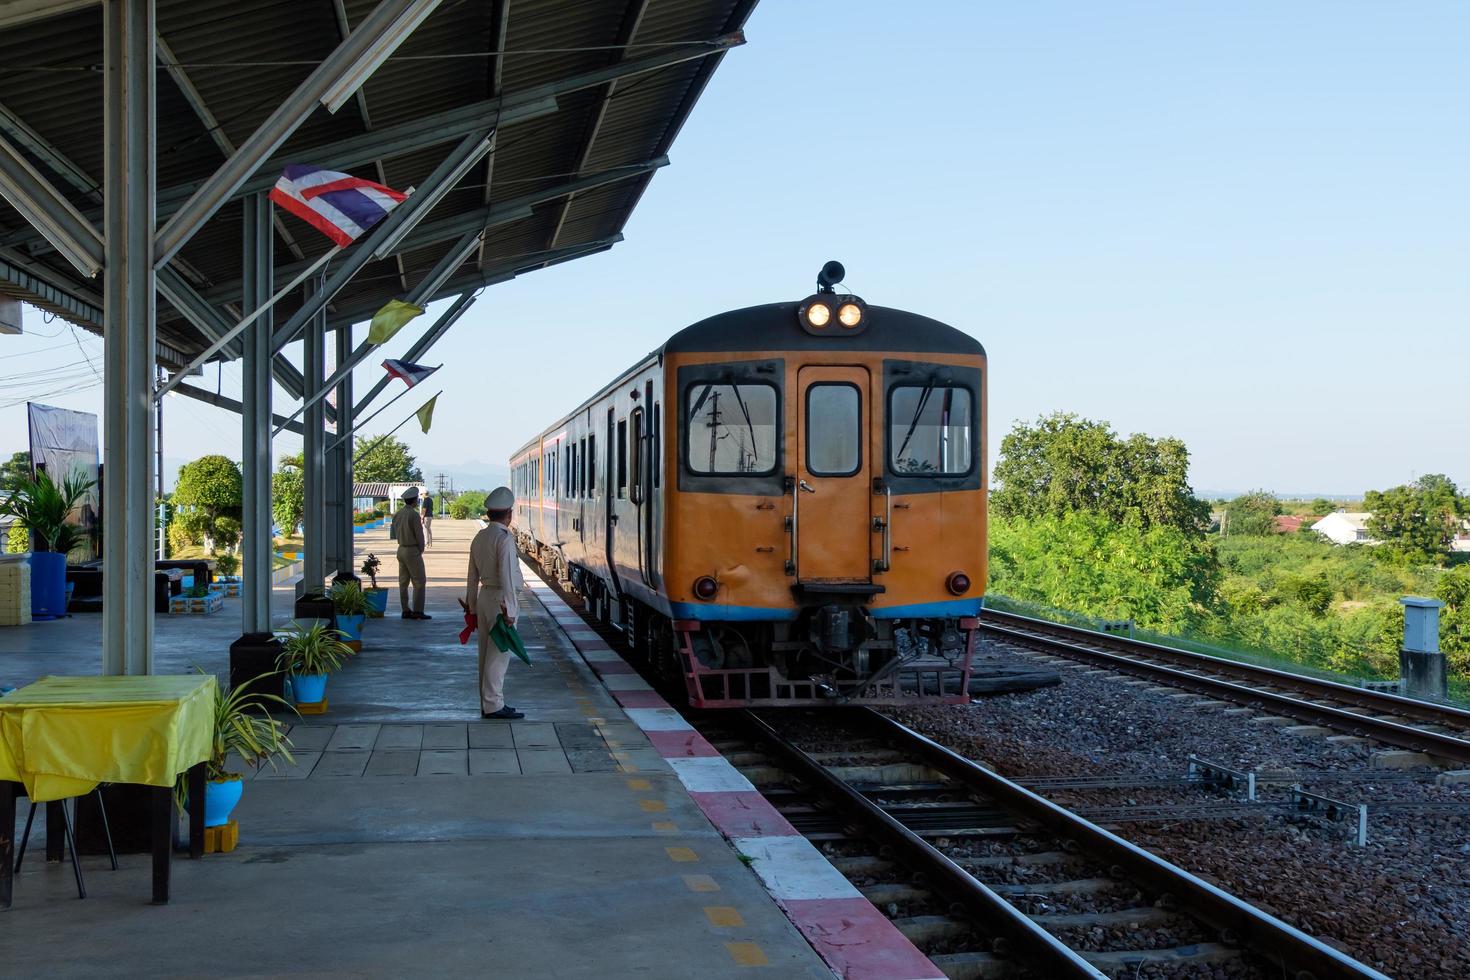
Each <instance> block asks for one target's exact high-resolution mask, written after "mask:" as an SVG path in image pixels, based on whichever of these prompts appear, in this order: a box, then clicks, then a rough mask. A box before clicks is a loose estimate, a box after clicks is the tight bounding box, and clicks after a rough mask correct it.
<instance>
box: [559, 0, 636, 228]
mask: <svg viewBox="0 0 1470 980" xmlns="http://www.w3.org/2000/svg"><path fill="white" fill-rule="evenodd" d="M648 3H649V0H641V2H639V3H638V4H637V5H636V6H635V7H634V8H633V9H632V10H630V11H629V12H628V16H627V17H626V18H625V19H624V21H623V26H622V27H621V28H620V29H619V31H618V40H617V48H616V49H615V50H614V51H613V53H612V59H611V60H612V64H617V63H618V62H619V61H621V60H622V55H623V52H624V51H626V50H627V46H628V45H629V44H631V43H632V42H633V38H634V37H635V36H637V34H638V28H639V27H642V26H643V17H644V15H645V14H647V13H648ZM617 87H618V79H616V78H615V79H613V80H612V81H610V82H608V83H607V89H606V91H604V92H603V93H602V102H601V103H599V104H598V106H597V114H596V115H595V116H594V117H593V119H592V124H591V125H590V126H588V127H587V137H586V139H584V140H583V141H582V150H581V152H580V153H578V154H577V162H576V164H575V165H574V166H573V167H572V173H574V174H579V173H581V172H582V171H583V170H584V169H586V167H587V165H588V164H589V163H591V162H592V148H593V147H594V146H596V145H597V135H598V133H600V132H601V131H602V124H603V122H604V121H605V120H606V119H607V110H608V109H609V108H610V107H611V106H612V101H613V91H614V90H615V89H616V88H617ZM576 199H577V196H576V195H575V194H568V195H567V199H566V200H565V201H563V202H562V205H561V212H560V213H559V214H558V215H557V216H556V223H555V224H553V225H552V226H551V234H550V235H549V236H548V237H547V239H546V247H547V248H556V242H557V239H559V238H561V230H562V228H563V227H564V226H565V225H566V223H567V215H569V214H570V213H571V211H572V202H573V201H575V200H576Z"/></svg>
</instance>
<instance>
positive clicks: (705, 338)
mask: <svg viewBox="0 0 1470 980" xmlns="http://www.w3.org/2000/svg"><path fill="white" fill-rule="evenodd" d="M801 307H802V303H801V302H795V303H766V304H764V305H762V306H748V307H746V308H745V309H743V310H730V311H729V312H726V313H717V314H715V315H714V316H712V317H708V318H706V319H703V320H700V321H699V322H698V323H695V324H693V325H691V326H688V327H685V328H684V329H683V330H680V331H679V332H678V333H676V334H674V335H673V336H672V337H670V338H669V339H668V341H667V342H665V343H664V346H663V348H662V353H665V354H683V353H695V352H698V353H711V352H719V351H731V352H735V351H766V350H769V351H776V350H824V349H832V348H834V347H837V346H841V347H843V348H846V349H848V350H862V351H887V350H891V351H906V352H912V353H927V354H979V355H981V356H982V357H983V356H984V355H985V348H984V347H983V346H981V344H980V341H978V340H976V339H975V338H974V337H971V336H970V335H969V334H967V333H965V332H964V331H962V330H957V329H955V328H954V327H951V326H950V325H949V324H947V323H941V322H939V321H938V320H933V319H930V318H929V317H927V316H921V315H920V314H918V313H911V312H909V311H908V310H895V309H893V308H892V307H887V306H865V309H866V310H867V327H866V328H865V329H863V330H861V331H858V332H857V333H851V334H849V333H841V332H838V331H836V330H834V331H833V332H832V333H831V334H830V335H828V336H816V335H813V334H809V333H807V332H806V331H805V330H803V329H802V328H801V326H800V321H799V320H798V316H799V314H800V312H801Z"/></svg>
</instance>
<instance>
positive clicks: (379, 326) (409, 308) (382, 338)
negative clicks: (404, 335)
mask: <svg viewBox="0 0 1470 980" xmlns="http://www.w3.org/2000/svg"><path fill="white" fill-rule="evenodd" d="M423 312H424V308H423V307H422V306H414V305H413V304H412V303H405V302H404V301H403V300H401V299H390V300H389V301H388V303H387V305H385V306H384V307H383V308H382V309H381V310H379V311H378V312H376V313H374V314H373V324H372V326H371V327H369V328H368V335H367V342H368V343H370V344H386V343H387V342H388V341H389V340H390V339H392V337H393V335H394V334H395V333H397V332H398V331H400V330H402V329H403V325H404V324H405V323H407V322H408V321H410V320H412V319H413V318H414V317H416V316H419V315H421V314H422V313H423Z"/></svg>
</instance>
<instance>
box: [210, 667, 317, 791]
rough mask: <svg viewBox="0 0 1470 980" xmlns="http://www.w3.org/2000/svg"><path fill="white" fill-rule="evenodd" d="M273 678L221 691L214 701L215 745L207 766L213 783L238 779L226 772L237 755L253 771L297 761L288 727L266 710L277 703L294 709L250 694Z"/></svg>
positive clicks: (267, 696) (271, 697)
mask: <svg viewBox="0 0 1470 980" xmlns="http://www.w3.org/2000/svg"><path fill="white" fill-rule="evenodd" d="M270 676H271V675H270V674H261V675H260V676H259V677H255V678H252V679H251V680H249V681H247V682H246V683H245V684H243V685H242V686H240V687H237V688H233V689H231V690H227V691H221V692H220V694H219V696H218V697H217V698H216V699H215V702H214V742H213V744H212V746H211V748H210V754H209V762H208V775H209V778H210V779H227V778H230V777H233V776H236V775H238V773H232V772H230V771H228V770H227V769H226V768H225V766H226V760H227V759H228V758H229V756H230V754H231V753H233V754H235V755H238V756H239V757H240V758H241V760H243V761H244V763H245V764H246V765H247V766H249V767H250V768H251V769H259V768H260V767H261V766H262V765H267V764H268V765H270V766H271V768H275V765H276V760H277V759H283V760H285V761H286V762H288V763H294V762H295V761H296V759H295V758H294V757H293V756H292V755H291V738H290V736H289V735H287V734H286V731H287V729H286V726H285V725H284V724H283V723H282V722H279V721H277V720H276V719H274V718H272V717H271V715H270V712H269V711H267V710H266V706H267V705H268V704H269V703H271V702H274V703H276V704H280V705H282V706H284V707H286V708H288V709H290V710H293V711H294V710H295V709H294V708H291V705H290V704H288V703H287V702H286V701H284V700H283V699H281V698H278V697H276V696H275V695H274V694H262V693H260V692H258V691H252V690H251V687H252V686H253V685H254V684H255V682H256V681H260V680H264V679H265V678H267V677H270Z"/></svg>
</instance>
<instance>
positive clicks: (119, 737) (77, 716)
mask: <svg viewBox="0 0 1470 980" xmlns="http://www.w3.org/2000/svg"><path fill="white" fill-rule="evenodd" d="M218 693H219V685H218V683H217V682H216V681H215V679H214V676H213V675H210V674H179V675H175V674H160V675H153V676H142V677H43V678H41V679H40V680H38V681H36V682H35V683H34V684H29V685H27V686H26V687H23V688H21V689H20V690H18V691H14V692H12V693H11V694H9V695H6V696H5V697H3V698H0V864H3V867H0V908H3V907H8V906H9V905H10V899H11V889H12V867H13V862H14V855H13V851H14V845H15V840H14V836H15V796H16V784H17V783H19V784H21V785H22V786H24V787H25V792H26V795H27V796H29V797H30V799H31V800H32V801H34V802H37V803H41V802H46V803H51V805H52V807H59V806H61V805H62V803H61V802H60V801H61V800H64V799H66V798H69V797H74V796H83V795H85V794H87V793H90V792H91V791H92V790H93V789H94V788H96V786H97V785H98V784H99V783H131V784H136V785H141V786H151V787H153V788H154V791H153V793H152V794H151V796H152V803H151V810H152V815H151V823H152V833H153V900H154V902H155V903H159V904H161V903H163V902H166V901H168V858H169V852H170V850H171V849H172V842H173V836H174V829H175V827H176V823H175V818H174V811H173V787H174V783H175V781H176V780H177V779H178V775H179V773H182V772H185V771H187V772H188V773H189V791H190V796H191V798H195V799H198V798H200V797H202V795H203V793H204V763H205V762H206V761H207V760H208V759H209V755H210V751H211V749H212V746H213V741H214V710H215V701H216V699H217V697H218ZM196 794H197V795H196ZM55 812H57V813H59V811H55ZM49 825H50V821H49V820H48V826H49ZM47 836H48V838H50V837H51V836H52V835H51V834H50V833H49V832H48V835H47ZM203 837H204V807H203V806H195V807H192V808H191V813H190V821H189V849H190V854H191V856H196V857H197V856H199V854H201V853H202V847H203ZM59 848H60V841H56V842H54V843H53V842H52V841H50V840H48V853H49V854H51V855H54V856H55V857H56V858H58V859H59V856H60V849H59Z"/></svg>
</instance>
